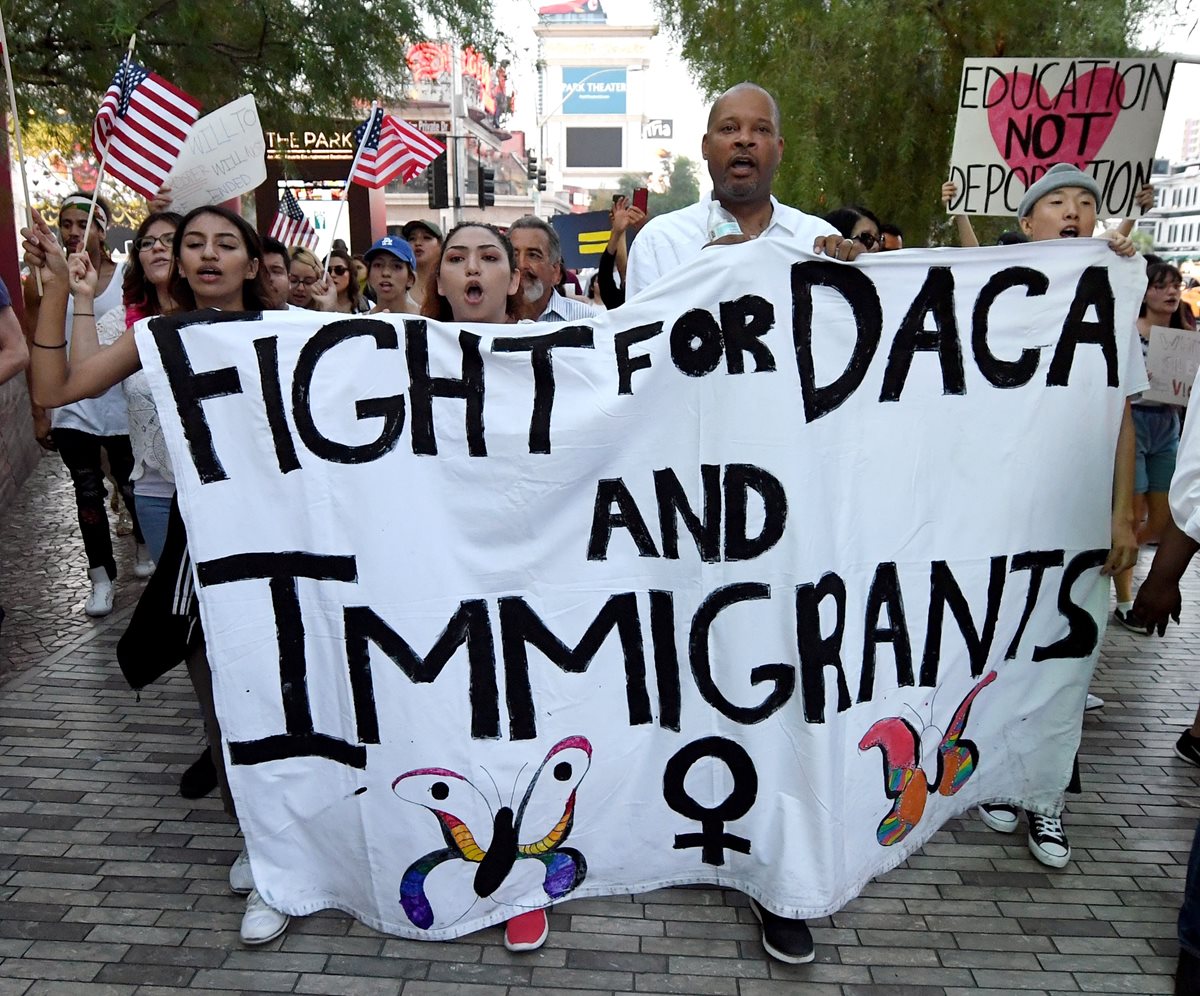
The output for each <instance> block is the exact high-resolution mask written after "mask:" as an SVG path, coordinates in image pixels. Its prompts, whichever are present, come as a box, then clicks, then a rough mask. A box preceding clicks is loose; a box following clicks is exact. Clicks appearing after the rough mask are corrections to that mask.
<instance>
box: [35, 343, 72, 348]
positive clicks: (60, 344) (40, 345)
mask: <svg viewBox="0 0 1200 996" xmlns="http://www.w3.org/2000/svg"><path fill="white" fill-rule="evenodd" d="M34 345H35V346H37V348H38V349H66V348H67V344H66V343H65V342H60V343H59V344H58V345H57V346H47V345H46V344H45V343H44V342H35V343H34Z"/></svg>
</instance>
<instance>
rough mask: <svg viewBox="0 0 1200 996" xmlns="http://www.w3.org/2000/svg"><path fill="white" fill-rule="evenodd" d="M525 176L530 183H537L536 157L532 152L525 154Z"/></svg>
mask: <svg viewBox="0 0 1200 996" xmlns="http://www.w3.org/2000/svg"><path fill="white" fill-rule="evenodd" d="M525 175H526V176H527V177H529V182H530V183H535V182H537V178H538V167H537V156H535V155H534V154H533V153H532V152H526V153H525Z"/></svg>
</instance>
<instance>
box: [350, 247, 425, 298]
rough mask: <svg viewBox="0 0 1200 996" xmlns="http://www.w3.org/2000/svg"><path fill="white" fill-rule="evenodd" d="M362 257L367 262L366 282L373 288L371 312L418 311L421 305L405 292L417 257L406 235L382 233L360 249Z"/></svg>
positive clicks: (412, 279) (411, 281)
mask: <svg viewBox="0 0 1200 996" xmlns="http://www.w3.org/2000/svg"><path fill="white" fill-rule="evenodd" d="M363 261H364V262H365V263H366V264H367V283H368V284H369V285H370V287H371V290H373V291H374V292H375V302H376V303H375V307H374V308H373V309H372V310H371V314H381V313H382V312H385V311H386V312H388V313H390V314H393V315H417V314H420V312H421V309H420V308H418V307H417V305H416V302H414V301H413V299H412V297H411V296H410V295H409V292H410V291H411V290H412V288H413V285H414V284H415V283H416V280H417V260H416V257H415V256H414V255H413V251H412V246H410V245H409V244H408V240H407V239H404V238H402V237H401V236H399V235H385V236H384V237H383V238H382V239H379V240H378V241H376V243H375V244H374V245H373V246H371V248H370V249H368V250H367V251H366V252H365V253H363Z"/></svg>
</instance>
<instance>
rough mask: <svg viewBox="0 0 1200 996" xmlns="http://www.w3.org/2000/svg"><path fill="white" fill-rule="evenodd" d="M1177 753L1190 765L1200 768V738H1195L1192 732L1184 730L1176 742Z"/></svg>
mask: <svg viewBox="0 0 1200 996" xmlns="http://www.w3.org/2000/svg"><path fill="white" fill-rule="evenodd" d="M1175 753H1176V754H1178V755H1179V756H1180V757H1182V758H1183V759H1184V760H1185V761H1187V763H1188V764H1194V765H1195V766H1196V767H1197V768H1200V737H1193V736H1192V731H1191V730H1184V731H1183V732H1182V733H1181V734H1179V739H1178V740H1176V741H1175Z"/></svg>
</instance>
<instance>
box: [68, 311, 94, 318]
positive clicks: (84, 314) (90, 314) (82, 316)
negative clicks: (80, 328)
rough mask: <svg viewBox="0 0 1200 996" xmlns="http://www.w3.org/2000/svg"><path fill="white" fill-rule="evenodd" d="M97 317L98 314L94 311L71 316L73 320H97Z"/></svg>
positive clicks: (76, 313)
mask: <svg viewBox="0 0 1200 996" xmlns="http://www.w3.org/2000/svg"><path fill="white" fill-rule="evenodd" d="M95 317H96V313H95V312H94V311H76V312H75V313H74V314H72V315H71V318H72V319H75V318H95Z"/></svg>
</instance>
